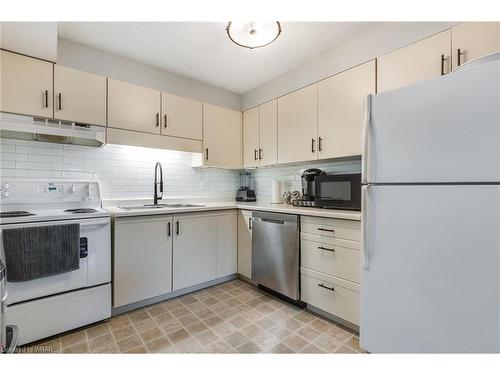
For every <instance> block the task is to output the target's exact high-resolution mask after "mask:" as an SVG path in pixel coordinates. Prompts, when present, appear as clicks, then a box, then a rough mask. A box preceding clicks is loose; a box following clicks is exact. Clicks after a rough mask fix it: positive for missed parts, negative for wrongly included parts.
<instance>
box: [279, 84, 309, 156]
mask: <svg viewBox="0 0 500 375" xmlns="http://www.w3.org/2000/svg"><path fill="white" fill-rule="evenodd" d="M317 133H318V85H317V84H313V85H310V86H307V87H304V88H303V89H300V90H297V91H294V92H292V93H290V94H288V95H285V96H282V97H280V98H279V99H278V163H293V162H299V161H307V160H312V159H316V158H317V149H318V148H317V144H316V143H317V142H316V137H317Z"/></svg>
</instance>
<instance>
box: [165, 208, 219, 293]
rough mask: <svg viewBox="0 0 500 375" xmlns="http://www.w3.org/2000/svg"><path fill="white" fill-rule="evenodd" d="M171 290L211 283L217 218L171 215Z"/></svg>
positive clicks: (213, 270) (202, 215)
mask: <svg viewBox="0 0 500 375" xmlns="http://www.w3.org/2000/svg"><path fill="white" fill-rule="evenodd" d="M173 224H174V226H173V228H174V244H173V247H174V256H173V289H174V291H176V290H180V289H184V288H187V287H190V286H193V285H196V284H201V283H204V282H207V281H210V280H214V279H215V278H216V274H217V261H216V252H217V214H216V213H215V212H210V213H199V214H179V215H174V219H173Z"/></svg>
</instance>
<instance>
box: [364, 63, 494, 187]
mask: <svg viewBox="0 0 500 375" xmlns="http://www.w3.org/2000/svg"><path fill="white" fill-rule="evenodd" d="M368 119H369V121H367V125H365V126H366V130H365V134H366V136H365V139H366V142H367V145H365V156H366V158H365V160H364V163H365V164H366V167H365V176H364V180H365V181H368V182H370V183H394V182H395V183H419V182H500V147H499V145H500V61H493V62H489V63H484V64H481V65H478V66H476V67H470V68H469V69H465V70H464V71H462V72H461V71H457V72H456V73H452V74H448V75H446V76H443V77H438V78H435V79H433V80H430V81H427V82H422V83H419V84H415V85H412V86H408V87H404V88H401V89H398V90H394V91H388V92H384V93H381V94H377V95H373V96H372V98H371V111H370V116H369V117H368Z"/></svg>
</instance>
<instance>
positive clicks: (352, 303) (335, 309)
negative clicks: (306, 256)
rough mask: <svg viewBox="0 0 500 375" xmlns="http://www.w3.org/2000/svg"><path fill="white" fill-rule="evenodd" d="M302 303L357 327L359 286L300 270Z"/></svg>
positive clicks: (303, 269)
mask: <svg viewBox="0 0 500 375" xmlns="http://www.w3.org/2000/svg"><path fill="white" fill-rule="evenodd" d="M301 295H302V301H304V302H306V303H307V304H310V305H312V306H314V307H317V308H319V309H321V310H323V311H326V312H328V313H330V314H332V315H335V316H337V317H339V318H341V319H343V320H346V321H348V322H350V323H354V324H356V325H359V284H357V283H353V282H350V281H347V280H343V279H341V278H338V277H334V276H329V275H326V274H322V273H320V272H316V271H313V270H309V269H307V268H301Z"/></svg>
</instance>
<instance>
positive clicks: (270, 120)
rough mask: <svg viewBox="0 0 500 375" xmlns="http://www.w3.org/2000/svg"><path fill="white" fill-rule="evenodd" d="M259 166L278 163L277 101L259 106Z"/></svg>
mask: <svg viewBox="0 0 500 375" xmlns="http://www.w3.org/2000/svg"><path fill="white" fill-rule="evenodd" d="M259 143H260V149H259V153H258V154H259V155H258V157H259V165H260V166H261V167H265V166H267V165H274V164H276V163H278V100H277V99H274V100H271V101H269V102H267V103H264V104H262V105H261V106H260V121H259Z"/></svg>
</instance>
